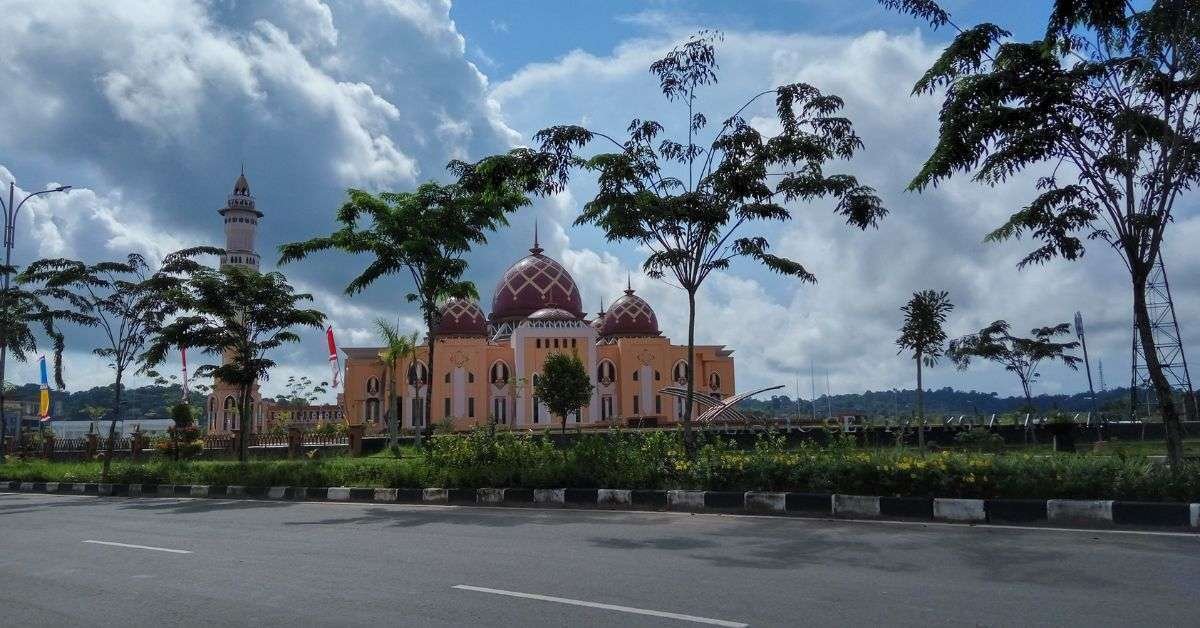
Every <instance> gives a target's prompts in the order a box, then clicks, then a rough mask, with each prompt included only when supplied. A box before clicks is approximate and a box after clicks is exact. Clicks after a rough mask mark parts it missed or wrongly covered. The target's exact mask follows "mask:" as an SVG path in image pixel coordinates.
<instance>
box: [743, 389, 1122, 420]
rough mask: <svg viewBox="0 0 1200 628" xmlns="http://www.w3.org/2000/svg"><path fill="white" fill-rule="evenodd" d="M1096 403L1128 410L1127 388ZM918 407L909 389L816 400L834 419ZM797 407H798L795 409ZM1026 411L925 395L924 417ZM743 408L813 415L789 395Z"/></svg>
mask: <svg viewBox="0 0 1200 628" xmlns="http://www.w3.org/2000/svg"><path fill="white" fill-rule="evenodd" d="M1096 401H1097V404H1098V405H1099V407H1100V409H1101V411H1103V412H1118V411H1121V410H1122V409H1127V408H1129V389H1128V388H1113V389H1109V390H1106V391H1103V392H1097V393H1096ZM1033 403H1034V406H1036V407H1037V409H1038V410H1039V411H1043V412H1044V411H1053V410H1062V411H1064V412H1088V411H1090V410H1091V409H1092V402H1091V398H1090V395H1089V394H1088V393H1087V392H1081V393H1075V394H1072V395H1038V396H1036V397H1034V398H1033ZM916 404H917V391H916V390H915V389H909V390H880V391H872V390H868V391H866V392H863V393H855V394H848V395H833V396H831V397H826V396H824V395H822V396H821V397H819V398H818V399H817V401H816V407H817V416H818V417H824V416H826V414H827V413H828V410H829V408H830V407H832V410H833V414H834V415H837V414H866V415H872V416H896V415H897V414H899V415H901V416H903V415H910V414H912V412H913V408H915V407H916ZM797 405H799V408H798V409H797ZM1024 406H1025V398H1024V397H1019V396H1017V397H1001V396H999V395H998V394H996V393H985V392H978V391H974V390H972V391H961V390H955V389H953V388H949V387H946V388H942V389H939V390H927V391H926V392H925V412H926V414H927V415H931V414H932V415H937V414H968V415H970V414H981V415H987V414H993V413H996V414H999V413H1005V412H1018V411H1020V410H1021V409H1022V408H1023V407H1024ZM738 407H739V408H742V409H745V410H753V411H758V412H763V413H765V414H769V415H772V416H785V415H793V416H794V415H795V414H796V413H797V410H798V411H799V414H800V415H801V416H812V413H813V406H812V402H811V401H809V400H806V399H800V400H799V403H798V404H797V400H796V399H792V398H789V397H788V396H787V395H779V396H774V397H771V398H770V399H746V400H744V401H742V402H741V403H739V404H738Z"/></svg>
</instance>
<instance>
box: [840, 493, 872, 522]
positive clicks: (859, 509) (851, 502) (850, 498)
mask: <svg viewBox="0 0 1200 628" xmlns="http://www.w3.org/2000/svg"><path fill="white" fill-rule="evenodd" d="M833 514H835V515H843V516H850V517H878V516H879V498H878V497H871V496H867V495H837V494H835V495H834V496H833Z"/></svg>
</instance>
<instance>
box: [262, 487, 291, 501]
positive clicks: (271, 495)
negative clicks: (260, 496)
mask: <svg viewBox="0 0 1200 628" xmlns="http://www.w3.org/2000/svg"><path fill="white" fill-rule="evenodd" d="M293 494H294V493H293V491H292V487H290V486H272V487H271V488H269V489H267V499H291V498H292V495H293Z"/></svg>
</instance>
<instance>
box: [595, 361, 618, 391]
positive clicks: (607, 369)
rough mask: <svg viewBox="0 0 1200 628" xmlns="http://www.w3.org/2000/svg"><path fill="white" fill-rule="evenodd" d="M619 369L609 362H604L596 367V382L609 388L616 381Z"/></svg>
mask: <svg viewBox="0 0 1200 628" xmlns="http://www.w3.org/2000/svg"><path fill="white" fill-rule="evenodd" d="M616 375H617V367H616V366H614V365H613V363H612V362H611V361H609V360H602V361H601V362H600V364H599V365H598V366H596V381H598V382H600V385H601V386H608V385H609V384H611V383H613V382H614V381H616V379H617V377H616Z"/></svg>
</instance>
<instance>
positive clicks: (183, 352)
mask: <svg viewBox="0 0 1200 628" xmlns="http://www.w3.org/2000/svg"><path fill="white" fill-rule="evenodd" d="M179 357H180V359H182V360H183V379H181V380H180V381H179V393H180V395H182V396H183V402H184V403H187V402H188V373H187V347H179Z"/></svg>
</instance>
